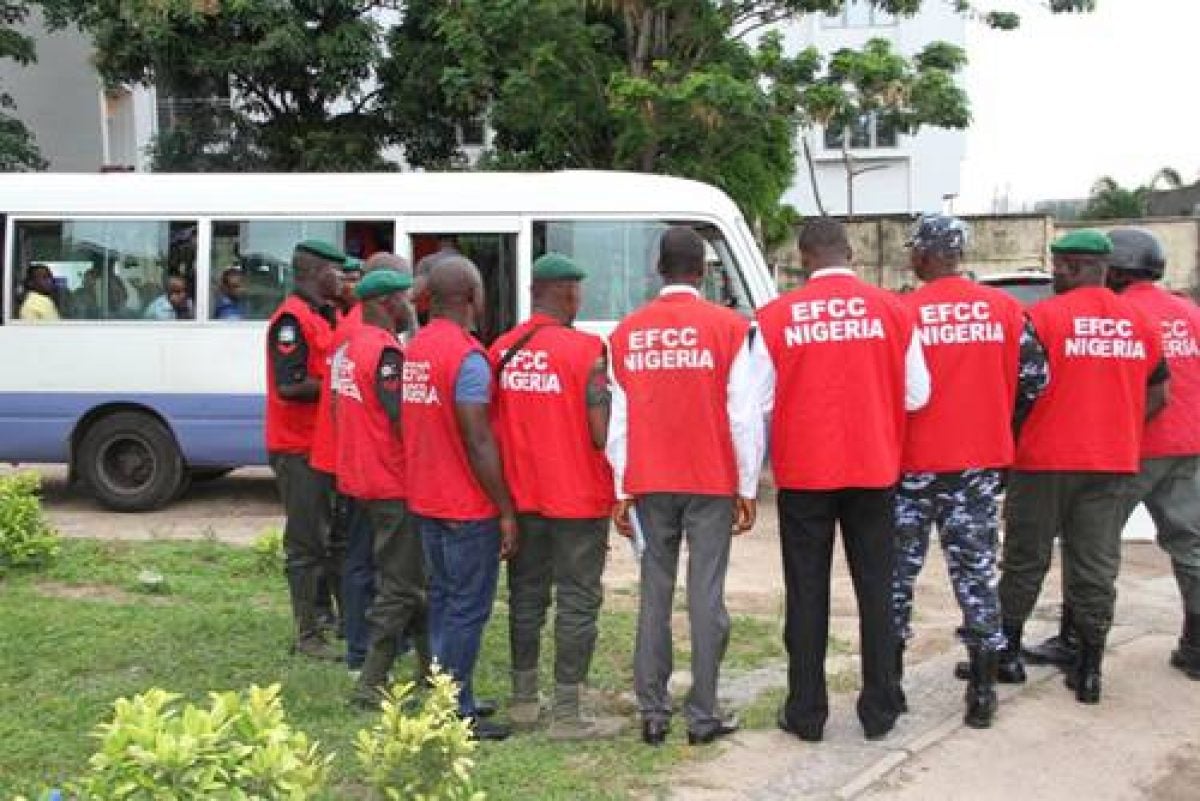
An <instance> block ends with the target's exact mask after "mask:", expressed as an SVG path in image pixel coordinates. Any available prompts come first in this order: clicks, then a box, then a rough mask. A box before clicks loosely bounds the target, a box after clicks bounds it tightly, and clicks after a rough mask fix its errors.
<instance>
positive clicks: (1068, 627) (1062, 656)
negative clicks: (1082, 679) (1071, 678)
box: [1022, 604, 1079, 669]
mask: <svg viewBox="0 0 1200 801" xmlns="http://www.w3.org/2000/svg"><path fill="white" fill-rule="evenodd" d="M1078 651H1079V636H1078V635H1077V634H1076V633H1075V618H1074V615H1072V613H1071V607H1070V606H1068V605H1067V604H1063V609H1062V618H1061V619H1060V620H1059V624H1058V634H1056V635H1054V636H1053V637H1048V638H1046V639H1045V640H1043V641H1042V642H1041V643H1039V644H1038V645H1034V646H1032V647H1030V648H1026V649H1024V650H1023V651H1022V656H1024V657H1025V659H1026V660H1027V661H1028V662H1029V664H1031V665H1056V666H1057V667H1060V668H1063V669H1066V668H1069V667H1071V666H1072V665H1074V664H1075V657H1076V654H1077V652H1078Z"/></svg>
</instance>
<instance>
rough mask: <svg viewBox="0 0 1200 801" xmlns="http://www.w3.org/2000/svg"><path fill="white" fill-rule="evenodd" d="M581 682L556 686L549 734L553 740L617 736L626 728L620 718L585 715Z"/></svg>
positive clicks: (595, 738) (599, 738)
mask: <svg viewBox="0 0 1200 801" xmlns="http://www.w3.org/2000/svg"><path fill="white" fill-rule="evenodd" d="M582 689H583V688H582V686H581V685H579V684H559V685H558V686H556V687H555V688H554V710H553V713H552V715H553V716H552V718H551V721H550V730H549V732H548V735H549V737H550V739H551V740H605V739H608V738H611V737H616V736H617V735H619V734H620V733H621V729H622V728H624V724H623V722H622V721H621V720H620V719H618V718H593V717H584V715H583V713H582V711H581V710H580V694H581V692H582Z"/></svg>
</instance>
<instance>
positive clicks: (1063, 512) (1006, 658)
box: [1000, 230, 1169, 704]
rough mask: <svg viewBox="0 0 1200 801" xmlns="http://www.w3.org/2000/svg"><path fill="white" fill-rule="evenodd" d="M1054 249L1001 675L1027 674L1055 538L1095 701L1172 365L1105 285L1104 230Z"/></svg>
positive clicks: (1020, 487)
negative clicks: (1149, 431)
mask: <svg viewBox="0 0 1200 801" xmlns="http://www.w3.org/2000/svg"><path fill="white" fill-rule="evenodd" d="M1050 249H1051V251H1052V253H1053V254H1054V274H1053V280H1054V291H1055V293H1056V296H1055V297H1052V298H1048V299H1047V300H1044V301H1042V302H1041V303H1038V304H1037V305H1035V306H1034V307H1033V308H1032V309H1030V311H1029V316H1030V319H1031V320H1032V321H1033V325H1034V328H1035V329H1036V330H1037V334H1038V338H1039V339H1041V341H1042V344H1043V345H1044V346H1045V348H1046V353H1047V355H1048V356H1049V359H1050V386H1049V388H1048V389H1047V390H1046V392H1045V394H1043V395H1042V397H1041V398H1040V399H1039V400H1038V402H1037V404H1036V405H1035V406H1034V407H1033V411H1032V412H1031V413H1030V415H1029V417H1028V419H1026V421H1025V423H1024V425H1023V426H1022V427H1021V433H1020V437H1019V439H1018V440H1017V454H1016V459H1015V461H1014V463H1013V471H1012V473H1011V474H1010V476H1009V480H1008V492H1007V495H1006V497H1005V509H1004V522H1005V538H1004V549H1003V557H1002V568H1003V574H1002V576H1001V578H1000V610H1001V615H1002V619H1003V624H1004V633H1005V637H1006V639H1007V641H1008V642H1007V646H1006V648H1005V650H1004V651H1003V652H1002V653H1001V656H1000V672H1001V674H1002V677H1003V678H1004V679H1005V680H1006V681H1011V682H1017V683H1019V682H1021V681H1024V680H1025V673H1024V668H1023V665H1022V662H1021V653H1020V650H1021V637H1022V633H1023V630H1024V626H1025V621H1026V620H1028V619H1029V616H1030V614H1031V613H1032V612H1033V607H1034V605H1035V604H1036V603H1037V597H1038V593H1039V592H1040V591H1041V587H1042V581H1043V580H1044V579H1045V576H1046V571H1047V570H1048V569H1049V568H1050V555H1051V549H1052V546H1053V543H1054V538H1055V537H1056V536H1060V537H1061V539H1062V553H1063V574H1064V577H1065V581H1064V585H1065V592H1064V595H1065V603H1066V604H1067V605H1068V606H1069V607H1070V608H1071V611H1072V614H1073V616H1074V625H1075V628H1076V631H1077V633H1078V635H1079V640H1080V643H1079V655H1078V657H1077V659H1076V661H1075V665H1074V666H1073V667H1072V668H1071V669H1070V670H1069V671H1068V673H1067V686H1068V687H1070V688H1071V689H1073V690H1074V691H1075V698H1076V700H1078V701H1080V702H1081V703H1089V704H1095V703H1099V701H1100V664H1101V660H1102V657H1103V654H1104V643H1105V640H1106V639H1107V637H1108V630H1109V628H1110V626H1111V625H1112V614H1113V604H1114V601H1115V600H1116V580H1117V571H1118V569H1119V567H1120V564H1121V526H1122V524H1123V523H1124V521H1125V514H1126V513H1127V511H1128V510H1127V509H1126V507H1125V504H1126V501H1125V498H1126V497H1128V495H1129V493H1130V490H1131V487H1130V479H1131V477H1132V476H1133V474H1134V473H1136V472H1137V469H1138V456H1139V453H1140V450H1141V441H1142V428H1143V423H1144V421H1145V420H1146V419H1148V418H1150V417H1152V416H1153V415H1154V414H1156V413H1157V412H1158V411H1159V410H1161V409H1162V407H1163V405H1164V404H1165V402H1166V392H1167V380H1168V375H1169V373H1168V371H1167V366H1166V363H1165V362H1164V361H1163V360H1162V344H1161V342H1162V340H1161V337H1160V336H1159V335H1158V332H1157V331H1156V330H1155V328H1154V326H1153V323H1151V322H1150V321H1149V320H1148V319H1147V318H1146V317H1145V316H1144V315H1143V314H1142V313H1141V312H1139V311H1138V310H1137V309H1136V308H1134V307H1133V305H1132V304H1130V303H1129V302H1128V301H1126V300H1124V299H1123V298H1120V297H1118V296H1117V295H1115V294H1113V292H1112V291H1111V290H1110V289H1108V288H1106V287H1105V285H1104V282H1105V276H1106V273H1107V266H1106V265H1107V260H1108V256H1109V254H1110V253H1111V252H1112V243H1111V242H1110V241H1109V239H1108V237H1107V236H1105V235H1104V234H1102V233H1100V232H1098V231H1090V230H1080V231H1072V232H1071V233H1069V234H1067V235H1066V236H1063V237H1061V238H1060V239H1058V240H1057V241H1055V242H1054V244H1052V245H1051V248H1050Z"/></svg>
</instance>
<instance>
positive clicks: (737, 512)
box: [733, 498, 758, 536]
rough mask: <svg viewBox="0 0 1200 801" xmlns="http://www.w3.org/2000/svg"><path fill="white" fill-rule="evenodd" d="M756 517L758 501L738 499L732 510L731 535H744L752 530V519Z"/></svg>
mask: <svg viewBox="0 0 1200 801" xmlns="http://www.w3.org/2000/svg"><path fill="white" fill-rule="evenodd" d="M757 516H758V501H756V500H754V499H753V498H738V499H737V503H736V505H735V509H734V517H733V533H734V536H736V535H738V534H745V533H746V532H747V531H749V530H750V529H752V528H754V518H755V517H757Z"/></svg>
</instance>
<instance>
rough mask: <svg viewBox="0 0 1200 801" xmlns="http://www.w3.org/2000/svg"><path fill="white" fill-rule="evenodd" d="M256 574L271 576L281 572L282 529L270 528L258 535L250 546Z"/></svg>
mask: <svg viewBox="0 0 1200 801" xmlns="http://www.w3.org/2000/svg"><path fill="white" fill-rule="evenodd" d="M250 549H251V550H252V551H254V564H255V566H256V567H257V568H258V572H259V573H262V574H264V575H270V576H273V575H275V574H276V573H278V572H279V571H281V570H283V529H281V528H278V527H271V528H269V529H267V530H266V531H264V532H263V533H262V534H259V535H258V537H257V538H255V540H254V544H253V545H251V546H250Z"/></svg>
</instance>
